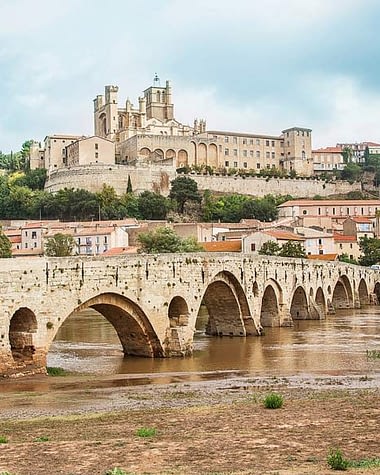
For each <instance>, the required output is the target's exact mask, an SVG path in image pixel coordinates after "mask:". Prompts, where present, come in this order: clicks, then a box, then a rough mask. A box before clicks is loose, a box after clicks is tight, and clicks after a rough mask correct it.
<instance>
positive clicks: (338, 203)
mask: <svg viewBox="0 0 380 475" xmlns="http://www.w3.org/2000/svg"><path fill="white" fill-rule="evenodd" d="M364 205H368V206H380V200H290V201H285V203H282V205H279V206H278V207H279V208H286V207H288V206H364Z"/></svg>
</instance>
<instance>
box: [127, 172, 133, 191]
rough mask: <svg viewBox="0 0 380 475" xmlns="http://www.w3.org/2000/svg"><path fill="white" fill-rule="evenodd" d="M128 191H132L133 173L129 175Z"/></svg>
mask: <svg viewBox="0 0 380 475" xmlns="http://www.w3.org/2000/svg"><path fill="white" fill-rule="evenodd" d="M127 193H132V182H131V175H128V183H127Z"/></svg>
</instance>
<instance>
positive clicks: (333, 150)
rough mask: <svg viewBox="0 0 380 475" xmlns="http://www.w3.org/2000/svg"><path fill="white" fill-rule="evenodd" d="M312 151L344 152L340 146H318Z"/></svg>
mask: <svg viewBox="0 0 380 475" xmlns="http://www.w3.org/2000/svg"><path fill="white" fill-rule="evenodd" d="M312 153H339V154H341V153H342V149H341V148H340V147H325V148H317V149H315V150H313V151H312Z"/></svg>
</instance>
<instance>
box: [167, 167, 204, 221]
mask: <svg viewBox="0 0 380 475" xmlns="http://www.w3.org/2000/svg"><path fill="white" fill-rule="evenodd" d="M169 198H170V199H172V200H174V201H175V202H176V203H177V206H178V211H179V212H180V213H181V214H183V212H184V210H185V204H186V203H187V202H188V201H194V202H196V203H200V202H201V200H202V197H201V195H200V193H199V191H198V184H197V182H196V181H194V180H193V179H192V178H190V177H188V176H179V177H177V178H176V179H175V180H172V181H171V188H170V194H169Z"/></svg>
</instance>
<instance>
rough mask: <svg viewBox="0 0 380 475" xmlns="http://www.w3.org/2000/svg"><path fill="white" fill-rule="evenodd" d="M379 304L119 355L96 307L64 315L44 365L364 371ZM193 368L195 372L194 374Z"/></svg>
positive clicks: (89, 369) (378, 337)
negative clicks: (256, 333)
mask: <svg viewBox="0 0 380 475" xmlns="http://www.w3.org/2000/svg"><path fill="white" fill-rule="evenodd" d="M379 328H380V309H379V308H378V307H377V308H376V307H368V308H365V309H360V310H347V311H341V312H339V313H337V314H336V315H334V316H330V317H329V318H328V319H326V320H323V321H316V320H310V321H296V322H295V326H294V327H293V328H268V329H266V334H265V336H263V337H249V338H238V337H235V338H229V337H223V338H219V337H208V336H205V335H204V334H202V333H200V332H197V333H196V335H195V339H194V347H195V349H194V354H193V356H191V357H188V358H183V359H181V358H170V359H169V358H168V359H150V358H136V357H127V358H124V356H123V352H122V348H121V345H120V342H119V339H118V336H117V334H116V332H115V330H114V328H113V327H112V326H111V325H110V324H109V323H108V322H107V321H106V320H105V319H104V318H103V317H102V316H101V315H99V314H98V313H97V312H95V311H93V310H85V311H82V312H80V313H78V314H76V315H73V316H72V317H70V318H69V319H68V320H67V321H66V322H65V323H64V325H63V326H62V327H61V329H60V330H59V332H58V334H57V337H56V340H55V341H54V343H53V345H52V347H51V350H50V352H49V355H48V365H49V366H60V367H62V368H64V369H66V370H68V371H73V372H80V373H96V374H128V373H129V374H147V373H148V374H149V373H193V375H192V378H195V379H197V378H201V375H200V374H199V373H201V372H215V371H246V372H248V373H251V374H254V375H260V376H264V375H290V374H300V373H308V374H335V375H337V374H340V375H343V374H355V373H356V374H363V373H365V374H368V373H373V372H379V369H380V364H379V362H378V361H376V360H369V359H367V357H366V350H374V349H376V350H379V348H380V332H379ZM197 373H198V376H197ZM171 379H172V377H171Z"/></svg>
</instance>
